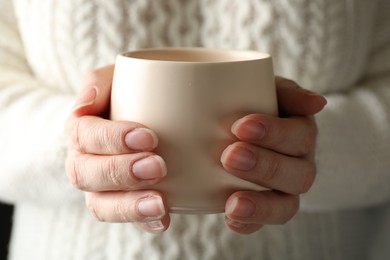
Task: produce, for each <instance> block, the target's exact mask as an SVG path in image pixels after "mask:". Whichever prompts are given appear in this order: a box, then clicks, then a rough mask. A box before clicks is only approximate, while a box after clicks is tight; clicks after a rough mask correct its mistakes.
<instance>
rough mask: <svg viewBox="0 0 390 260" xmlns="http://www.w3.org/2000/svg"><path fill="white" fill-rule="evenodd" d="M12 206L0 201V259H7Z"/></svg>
mask: <svg viewBox="0 0 390 260" xmlns="http://www.w3.org/2000/svg"><path fill="white" fill-rule="evenodd" d="M12 213H13V207H12V206H10V205H5V204H2V203H0V259H7V253H8V243H9V238H10V234H11V225H12Z"/></svg>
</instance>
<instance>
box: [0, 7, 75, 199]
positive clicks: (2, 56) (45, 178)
mask: <svg viewBox="0 0 390 260" xmlns="http://www.w3.org/2000/svg"><path fill="white" fill-rule="evenodd" d="M0 6H1V8H0V32H1V34H2V35H1V37H0V123H1V126H0V200H2V201H5V202H9V203H42V204H48V205H53V204H54V205H55V204H59V203H66V202H70V201H75V200H78V199H80V198H81V195H82V193H81V192H79V191H77V190H76V189H73V188H72V187H71V185H70V184H69V182H68V181H67V178H66V174H65V171H64V159H65V156H66V143H67V141H66V137H65V134H64V121H65V119H66V117H67V115H68V114H69V111H70V109H71V107H72V103H73V101H74V97H73V96H72V95H71V94H69V93H68V94H66V93H61V92H60V91H56V90H55V88H49V87H48V86H46V85H45V84H44V83H42V82H41V81H39V80H38V79H37V78H35V77H34V75H33V73H32V72H31V70H30V68H29V65H28V62H27V60H26V58H25V55H24V49H23V44H22V41H21V39H20V36H19V34H18V28H17V20H16V18H15V15H14V12H13V11H14V10H13V7H12V2H11V1H10V0H0Z"/></svg>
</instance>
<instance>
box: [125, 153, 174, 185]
mask: <svg viewBox="0 0 390 260" xmlns="http://www.w3.org/2000/svg"><path fill="white" fill-rule="evenodd" d="M132 172H133V174H134V176H135V177H137V178H139V179H142V180H152V179H156V178H163V177H164V176H166V175H167V166H166V164H165V162H164V160H163V159H162V158H161V157H160V156H158V155H152V156H149V157H146V158H143V159H141V160H138V161H136V162H135V163H134V164H133V167H132Z"/></svg>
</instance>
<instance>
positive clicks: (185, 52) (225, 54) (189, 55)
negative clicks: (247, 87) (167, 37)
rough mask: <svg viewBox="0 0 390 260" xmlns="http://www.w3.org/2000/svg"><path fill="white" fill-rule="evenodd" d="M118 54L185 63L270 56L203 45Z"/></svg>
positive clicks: (140, 59) (237, 60) (210, 62)
mask: <svg viewBox="0 0 390 260" xmlns="http://www.w3.org/2000/svg"><path fill="white" fill-rule="evenodd" d="M167 54H169V56H168V55H167ZM118 56H119V57H123V58H129V59H133V60H139V61H149V62H165V63H185V64H194V63H195V64H214V63H237V62H247V61H256V60H265V59H270V58H271V55H270V54H268V53H264V52H259V51H254V50H239V49H225V48H204V47H167V48H146V49H138V50H134V51H126V52H122V53H120V54H119V55H118ZM174 57H176V58H174Z"/></svg>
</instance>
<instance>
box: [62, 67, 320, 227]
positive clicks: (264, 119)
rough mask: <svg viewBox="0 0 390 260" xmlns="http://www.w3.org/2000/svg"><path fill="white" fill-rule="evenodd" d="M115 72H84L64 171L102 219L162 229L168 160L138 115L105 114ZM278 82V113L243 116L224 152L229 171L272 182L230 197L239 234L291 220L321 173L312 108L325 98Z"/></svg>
mask: <svg viewBox="0 0 390 260" xmlns="http://www.w3.org/2000/svg"><path fill="white" fill-rule="evenodd" d="M113 71H114V66H113V65H110V66H107V67H103V68H100V69H97V70H94V71H92V72H90V73H89V74H88V75H87V76H86V77H85V81H84V84H83V88H82V91H81V92H80V94H79V96H78V99H77V101H76V104H75V107H74V109H73V111H72V113H71V115H70V116H69V118H68V119H67V121H66V132H67V135H68V137H69V140H70V142H69V147H68V156H67V159H66V172H67V175H68V177H69V180H70V181H71V182H72V184H73V185H74V186H75V187H76V188H78V189H80V190H83V191H85V201H86V205H87V207H88V208H89V209H90V211H91V213H92V214H93V215H94V216H95V217H96V218H97V219H98V220H100V221H107V222H132V223H135V224H136V225H138V226H139V227H140V228H141V229H143V230H145V231H147V232H151V233H159V232H163V231H165V230H166V229H167V228H168V226H169V223H170V218H169V214H168V213H169V212H168V208H167V206H166V202H165V198H164V194H161V193H159V192H158V191H154V190H148V186H149V185H152V184H155V183H158V182H160V181H162V180H163V178H164V176H165V174H166V168H165V163H164V161H163V159H162V158H161V157H159V156H157V155H155V154H154V153H153V150H154V148H155V147H156V146H157V144H158V139H157V136H156V135H155V134H154V133H153V131H152V130H150V129H146V127H145V126H142V125H141V124H138V123H136V122H124V121H121V122H113V121H110V120H108V119H106V118H107V114H108V109H109V99H110V91H111V84H112V78H113ZM276 87H277V97H278V104H279V111H280V117H278V118H276V117H272V116H268V115H263V114H250V115H246V116H244V117H242V118H240V119H239V120H237V121H236V122H235V123H234V124H233V125H232V133H233V134H234V135H235V136H236V137H237V139H238V141H237V142H235V143H233V144H231V145H229V146H228V147H226V149H225V150H224V151H223V153H222V154H221V164H222V165H223V167H224V168H225V169H226V170H227V171H228V172H229V173H230V174H234V175H235V176H238V177H240V178H242V179H245V180H249V181H251V182H255V183H258V184H260V185H262V186H264V187H267V188H269V190H266V191H261V192H251V191H237V192H235V193H233V194H232V195H231V196H230V197H229V198H228V200H227V201H226V208H225V209H226V212H225V222H226V225H227V227H228V228H230V229H231V230H233V231H234V232H237V233H240V234H250V233H253V232H255V231H257V230H259V229H260V228H261V227H262V226H263V225H267V224H284V223H286V222H287V221H288V220H290V219H291V218H292V217H293V216H294V215H295V214H296V213H297V211H298V209H299V195H300V194H302V193H305V192H307V191H308V190H309V189H310V187H311V186H312V184H313V181H314V179H315V174H316V165H315V162H314V151H315V141H316V136H317V127H316V123H315V120H314V117H313V115H315V114H316V113H318V112H320V111H321V110H322V109H323V108H324V106H325V105H326V100H325V99H324V98H323V97H322V96H320V95H317V94H315V93H313V92H310V91H308V90H305V89H303V88H301V87H299V86H298V85H297V84H296V83H295V82H293V81H291V80H287V79H284V78H280V77H277V78H276ZM128 133H131V134H129V135H127V134H128ZM142 159H146V160H144V161H142ZM140 162H141V163H140ZM145 165H148V167H145ZM140 188H142V190H137V189H140Z"/></svg>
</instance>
